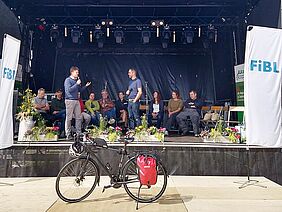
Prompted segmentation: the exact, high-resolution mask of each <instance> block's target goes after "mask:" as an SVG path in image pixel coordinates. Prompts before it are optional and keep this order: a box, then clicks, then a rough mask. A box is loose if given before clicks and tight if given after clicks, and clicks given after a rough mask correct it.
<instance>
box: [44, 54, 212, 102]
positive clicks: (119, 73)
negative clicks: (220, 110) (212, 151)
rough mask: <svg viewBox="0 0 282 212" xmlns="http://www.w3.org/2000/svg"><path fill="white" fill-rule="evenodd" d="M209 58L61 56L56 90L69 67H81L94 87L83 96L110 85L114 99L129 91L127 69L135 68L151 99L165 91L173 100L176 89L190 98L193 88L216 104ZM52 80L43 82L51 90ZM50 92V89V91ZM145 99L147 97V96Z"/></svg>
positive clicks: (84, 77)
mask: <svg viewBox="0 0 282 212" xmlns="http://www.w3.org/2000/svg"><path fill="white" fill-rule="evenodd" d="M209 58H210V57H209V56H208V55H206V56H204V55H150V54H147V55H138V54H137V55H136V54H134V55H128V54H125V55H116V54H60V55H58V60H57V66H56V73H55V81H54V85H55V86H56V88H58V87H63V82H64V79H65V77H67V76H68V75H69V68H70V67H71V66H72V65H77V66H78V67H79V68H80V76H81V79H82V81H83V83H85V82H86V81H87V80H90V81H91V82H92V86H90V88H89V89H88V91H87V92H85V93H84V94H83V97H84V98H87V95H88V93H89V91H94V92H95V93H97V97H98V98H99V97H100V91H101V89H103V88H104V86H105V82H106V81H107V82H108V90H109V91H110V95H111V97H112V98H113V99H116V98H117V92H118V91H121V90H122V91H125V90H126V89H127V85H128V76H127V70H128V69H129V68H131V67H134V68H136V69H137V70H138V75H139V77H140V79H141V81H142V84H143V88H145V82H148V90H149V92H148V93H149V97H150V98H151V97H152V96H151V93H152V92H153V91H154V90H158V91H160V92H161V94H162V96H163V98H164V99H168V98H170V93H171V91H172V90H175V89H176V90H179V91H180V94H181V96H182V97H183V98H184V99H186V98H187V93H188V91H189V90H190V89H196V90H197V91H198V92H199V95H200V96H201V97H202V98H204V99H205V100H210V101H213V98H214V95H213V80H212V79H213V78H212V72H211V69H210V59H209ZM51 80H52V79H51V77H50V78H48V79H47V80H46V79H45V80H43V79H42V82H40V85H41V86H42V87H46V88H47V90H48V88H49V87H50V82H51ZM49 89H50V88H49ZM143 98H144V96H143Z"/></svg>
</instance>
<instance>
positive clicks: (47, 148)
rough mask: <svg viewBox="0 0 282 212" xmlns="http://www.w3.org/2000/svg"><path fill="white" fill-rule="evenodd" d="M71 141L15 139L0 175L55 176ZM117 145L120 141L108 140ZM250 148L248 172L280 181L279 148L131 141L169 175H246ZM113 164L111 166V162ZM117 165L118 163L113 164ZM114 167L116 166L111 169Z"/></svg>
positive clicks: (109, 155) (107, 156)
mask: <svg viewBox="0 0 282 212" xmlns="http://www.w3.org/2000/svg"><path fill="white" fill-rule="evenodd" d="M71 143H72V142H69V141H68V142H67V141H56V142H17V143H15V144H14V145H13V146H12V147H11V148H8V149H4V150H0V175H1V177H54V176H56V175H57V173H58V172H59V170H60V168H61V167H62V166H63V165H64V164H65V163H66V162H67V161H69V160H70V157H69V155H68V148H69V146H70V144H71ZM109 146H111V147H114V148H120V147H122V146H123V144H122V143H118V142H116V143H109ZM247 147H248V148H249V149H250V152H249V153H250V154H249V155H250V163H249V167H250V175H251V176H264V177H267V178H269V179H270V180H272V181H274V182H276V183H279V184H280V185H282V170H281V169H280V164H282V153H281V149H280V148H264V147H261V146H246V145H245V144H233V143H208V142H203V139H202V138H197V137H192V136H185V137H166V141H165V142H164V143H161V142H133V143H131V144H129V145H128V151H129V153H132V152H133V151H143V150H146V151H153V152H156V153H157V154H158V155H159V156H160V158H161V160H162V162H163V163H164V164H165V166H166V168H167V171H168V173H169V174H170V175H173V176H175V175H184V176H246V175H247V172H248V169H247V162H248V154H247ZM96 154H98V155H99V157H100V158H101V159H102V160H104V161H105V162H109V163H113V164H114V165H115V164H116V163H117V160H116V158H117V157H119V155H117V154H116V153H114V152H111V151H108V150H105V149H102V150H100V151H99V152H97V153H96ZM114 165H113V166H114ZM116 165H117V164H116ZM113 171H115V170H113Z"/></svg>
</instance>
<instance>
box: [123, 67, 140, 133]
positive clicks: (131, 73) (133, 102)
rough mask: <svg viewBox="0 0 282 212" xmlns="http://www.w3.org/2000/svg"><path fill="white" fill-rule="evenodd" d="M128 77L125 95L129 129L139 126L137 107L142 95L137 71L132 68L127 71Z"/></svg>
mask: <svg viewBox="0 0 282 212" xmlns="http://www.w3.org/2000/svg"><path fill="white" fill-rule="evenodd" d="M128 77H129V78H130V81H129V86H128V90H127V91H126V95H127V96H128V116H129V128H130V129H134V127H136V126H139V125H141V120H140V115H139V107H140V102H139V100H140V98H141V95H142V84H141V80H140V79H138V78H137V71H136V70H135V69H133V68H131V69H129V70H128Z"/></svg>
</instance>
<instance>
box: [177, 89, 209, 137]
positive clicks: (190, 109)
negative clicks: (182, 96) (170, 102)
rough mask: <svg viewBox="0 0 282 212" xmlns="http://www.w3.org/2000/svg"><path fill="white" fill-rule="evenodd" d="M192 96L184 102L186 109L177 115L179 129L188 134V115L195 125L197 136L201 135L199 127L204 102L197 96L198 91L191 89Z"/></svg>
mask: <svg viewBox="0 0 282 212" xmlns="http://www.w3.org/2000/svg"><path fill="white" fill-rule="evenodd" d="M189 96H190V98H189V99H187V100H186V102H185V103H184V109H183V110H182V112H180V113H179V114H178V115H177V116H176V120H177V123H178V125H179V129H180V130H181V131H182V134H181V135H186V134H187V133H188V124H187V118H188V116H189V117H190V119H191V122H192V125H193V132H194V135H195V136H196V137H198V136H199V133H200V132H199V127H200V114H201V109H202V106H203V103H202V101H201V100H200V99H198V98H197V92H196V91H194V90H191V91H190V92H189Z"/></svg>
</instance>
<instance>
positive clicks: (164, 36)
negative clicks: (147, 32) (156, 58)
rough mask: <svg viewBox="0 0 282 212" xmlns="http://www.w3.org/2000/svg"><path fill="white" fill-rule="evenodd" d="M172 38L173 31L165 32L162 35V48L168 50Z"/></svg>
mask: <svg viewBox="0 0 282 212" xmlns="http://www.w3.org/2000/svg"><path fill="white" fill-rule="evenodd" d="M170 37H171V31H170V30H168V29H167V30H164V31H163V33H162V47H163V48H164V49H166V48H167V47H168V43H169V40H170Z"/></svg>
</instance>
